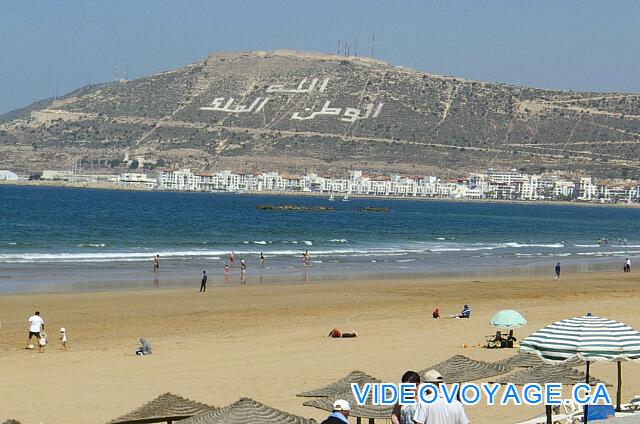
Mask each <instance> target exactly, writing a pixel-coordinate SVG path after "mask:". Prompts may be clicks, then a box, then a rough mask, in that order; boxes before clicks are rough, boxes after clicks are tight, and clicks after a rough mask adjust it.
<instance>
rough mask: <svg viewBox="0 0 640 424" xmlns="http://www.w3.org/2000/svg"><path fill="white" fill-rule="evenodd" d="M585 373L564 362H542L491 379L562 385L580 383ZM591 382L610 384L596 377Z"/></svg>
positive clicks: (517, 383)
mask: <svg viewBox="0 0 640 424" xmlns="http://www.w3.org/2000/svg"><path fill="white" fill-rule="evenodd" d="M585 377H586V375H585V373H583V372H582V371H578V370H576V369H575V368H571V367H570V366H568V365H565V364H559V365H552V364H542V365H538V366H535V367H531V368H525V369H523V370H520V371H517V372H515V373H513V374H511V375H506V376H504V377H500V378H499V379H497V380H495V381H492V383H500V384H508V383H512V384H516V385H518V386H524V385H525V384H529V383H537V384H540V385H545V384H550V383H562V384H563V385H574V384H578V383H582V382H583V381H584V380H585ZM591 383H592V384H598V383H603V384H605V385H606V386H611V384H609V383H605V382H604V381H602V380H598V379H597V378H593V377H592V378H591Z"/></svg>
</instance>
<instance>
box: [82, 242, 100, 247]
mask: <svg viewBox="0 0 640 424" xmlns="http://www.w3.org/2000/svg"><path fill="white" fill-rule="evenodd" d="M105 246H106V244H105V243H80V244H78V245H76V247H105Z"/></svg>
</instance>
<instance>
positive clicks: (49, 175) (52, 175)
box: [40, 169, 73, 181]
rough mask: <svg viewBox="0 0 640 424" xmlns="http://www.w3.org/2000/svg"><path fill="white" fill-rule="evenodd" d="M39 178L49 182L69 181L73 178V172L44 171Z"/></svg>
mask: <svg viewBox="0 0 640 424" xmlns="http://www.w3.org/2000/svg"><path fill="white" fill-rule="evenodd" d="M40 178H42V179H43V180H49V181H70V180H71V179H72V178H73V172H71V171H56V170H52V169H45V170H43V171H42V177H40Z"/></svg>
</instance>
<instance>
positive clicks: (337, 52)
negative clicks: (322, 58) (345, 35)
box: [336, 38, 340, 56]
mask: <svg viewBox="0 0 640 424" xmlns="http://www.w3.org/2000/svg"><path fill="white" fill-rule="evenodd" d="M336 55H338V56H340V39H339V38H338V47H337V48H336Z"/></svg>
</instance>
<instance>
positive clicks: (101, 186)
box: [0, 180, 640, 208]
mask: <svg viewBox="0 0 640 424" xmlns="http://www.w3.org/2000/svg"><path fill="white" fill-rule="evenodd" d="M0 185H5V186H18V187H59V188H74V189H89V190H117V191H145V192H150V193H152V192H157V193H199V194H239V195H256V196H260V195H264V196H300V197H319V198H328V195H327V194H326V193H318V192H301V191H250V192H231V191H219V192H207V191H197V190H157V189H150V188H147V187H145V186H143V185H133V184H131V185H118V184H113V183H99V182H82V183H76V182H71V181H43V180H37V181H0ZM341 197H342V194H338V197H337V198H336V202H340V201H342V199H341ZM349 197H350V198H352V199H370V200H385V199H389V200H420V201H444V202H460V203H490V204H516V205H546V206H549V205H558V206H597V207H617V208H638V207H640V203H596V202H580V201H575V202H569V201H566V200H517V199H511V200H509V199H456V198H452V197H426V196H415V197H414V196H374V195H370V194H349Z"/></svg>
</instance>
